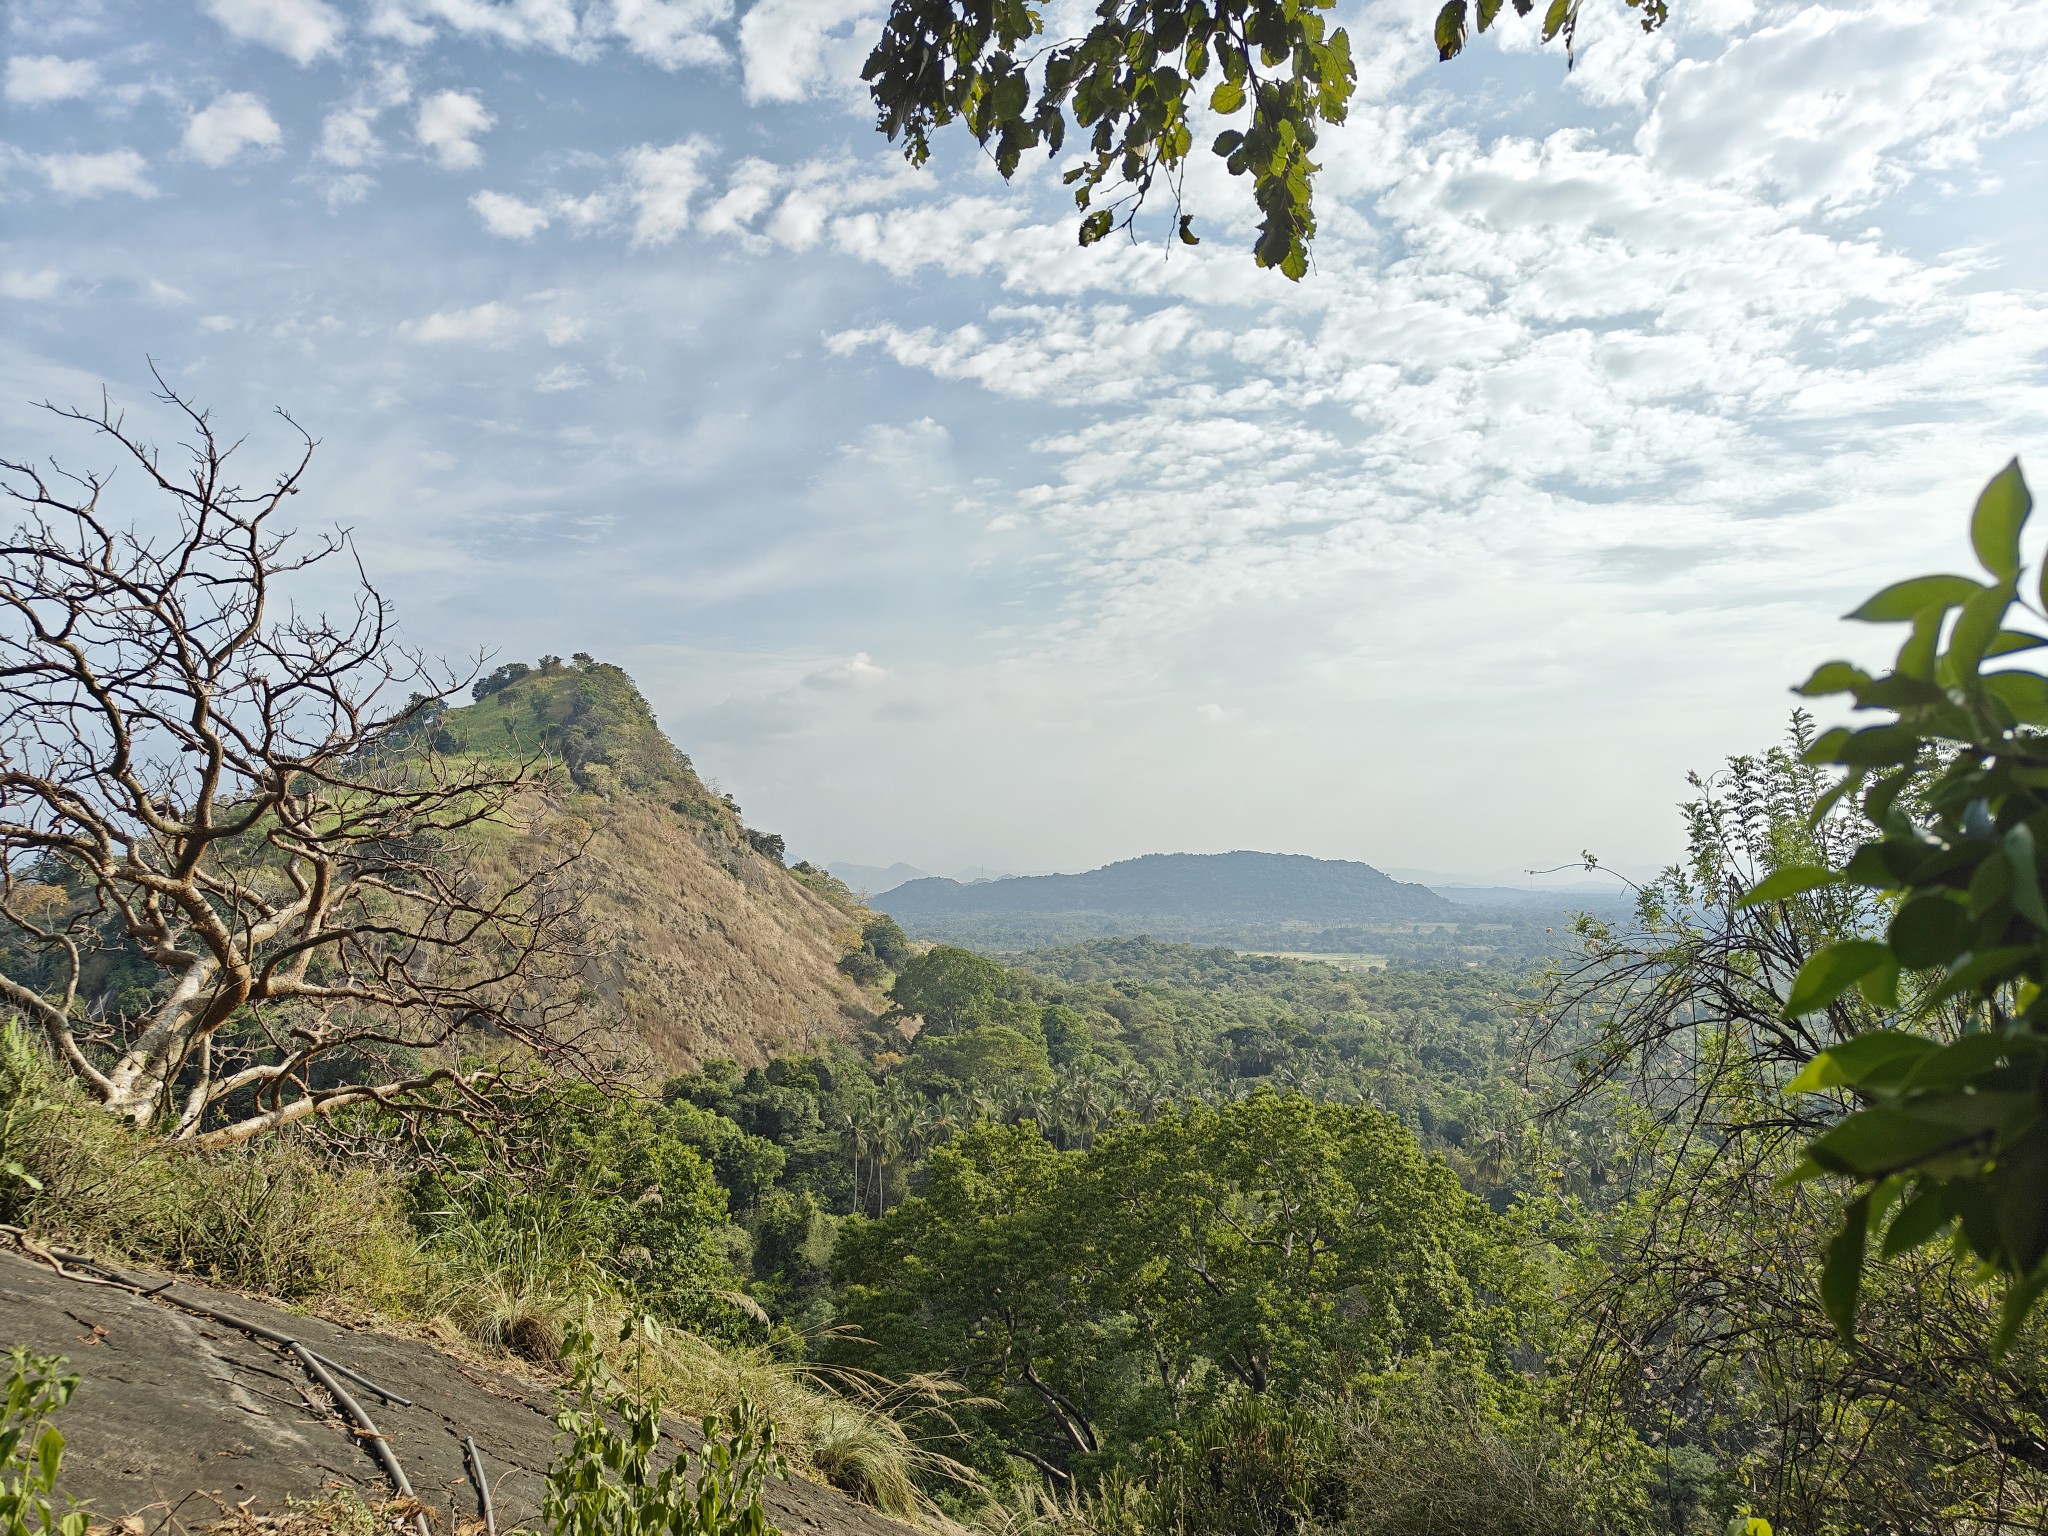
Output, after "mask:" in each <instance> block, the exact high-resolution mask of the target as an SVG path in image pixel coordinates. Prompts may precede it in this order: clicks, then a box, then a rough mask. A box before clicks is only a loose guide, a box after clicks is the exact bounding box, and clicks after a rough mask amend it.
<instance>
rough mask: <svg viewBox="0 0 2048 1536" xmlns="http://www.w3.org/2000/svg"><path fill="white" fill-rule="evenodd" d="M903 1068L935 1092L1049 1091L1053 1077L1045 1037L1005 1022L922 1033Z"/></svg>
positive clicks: (922, 1088) (923, 1085) (1000, 1092)
mask: <svg viewBox="0 0 2048 1536" xmlns="http://www.w3.org/2000/svg"><path fill="white" fill-rule="evenodd" d="M903 1071H904V1072H905V1073H906V1074H907V1075H908V1077H909V1079H910V1081H911V1082H913V1083H915V1084H916V1085H917V1086H918V1088H920V1089H921V1090H923V1091H924V1092H925V1093H927V1094H932V1095H944V1094H954V1093H958V1094H974V1093H986V1094H1002V1093H1011V1094H1017V1093H1023V1094H1032V1093H1043V1092H1044V1091H1045V1090H1046V1089H1048V1088H1050V1087H1051V1086H1052V1081H1053V1077H1052V1068H1051V1067H1050V1066H1048V1065H1047V1063H1046V1058H1045V1044H1044V1042H1043V1041H1041V1040H1038V1039H1037V1038H1035V1037H1033V1036H1028V1035H1023V1034H1020V1033H1018V1031H1016V1030H1014V1029H1011V1028H1010V1027H1009V1026H1007V1025H1003V1024H988V1025H982V1026H979V1027H977V1028H974V1029H963V1030H960V1031H959V1032H958V1033H955V1034H944V1035H936V1036H933V1037H932V1038H930V1039H925V1038H924V1037H922V1036H920V1037H919V1038H918V1042H917V1048H916V1050H914V1051H913V1052H912V1053H911V1056H910V1060H909V1061H908V1062H907V1063H905V1065H904V1067H903Z"/></svg>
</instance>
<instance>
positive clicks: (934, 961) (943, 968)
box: [889, 944, 1038, 1035]
mask: <svg viewBox="0 0 2048 1536" xmlns="http://www.w3.org/2000/svg"><path fill="white" fill-rule="evenodd" d="M1011 987H1012V983H1011V979H1010V973H1009V972H1008V971H1007V970H1005V969H1004V968H1003V967H1002V966H1000V965H998V964H996V963H995V961H993V960H987V959H984V958H983V957H982V956H980V955H977V954H975V953H973V952H972V951H970V950H965V949H955V948H954V947H953V946H952V945H950V944H937V945H934V946H933V947H932V948H930V949H928V950H926V951H925V952H924V953H923V954H921V955H919V956H918V957H917V958H916V959H914V960H910V961H907V962H906V963H905V964H904V966H903V967H902V969H901V970H900V971H898V973H897V976H896V983H895V985H894V986H892V987H891V988H890V989H889V997H890V1000H891V1001H892V1002H894V1003H895V1004H896V1007H897V1008H898V1010H900V1011H901V1012H903V1013H905V1014H908V1015H911V1016H913V1017H915V1018H919V1019H922V1020H923V1021H924V1028H925V1030H926V1032H928V1033H931V1034H935V1035H943V1034H949V1033H951V1032H952V1031H954V1030H956V1029H972V1028H975V1027H976V1026H978V1025H983V1024H1008V1025H1010V1026H1012V1027H1013V1028H1014V1027H1018V1026H1022V1027H1023V1028H1025V1029H1028V1030H1032V1031H1034V1032H1035V1030H1036V1028H1037V1024H1038V1010H1037V1009H1036V1008H1033V1007H1031V1006H1030V1005H1029V1004H1025V1003H1019V1002H1017V1001H1015V1000H1013V999H1012V998H1011V996H1010V992H1011Z"/></svg>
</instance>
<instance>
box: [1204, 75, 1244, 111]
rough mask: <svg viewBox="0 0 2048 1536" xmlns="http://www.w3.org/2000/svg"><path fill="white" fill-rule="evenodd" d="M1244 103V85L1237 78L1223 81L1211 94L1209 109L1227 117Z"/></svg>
mask: <svg viewBox="0 0 2048 1536" xmlns="http://www.w3.org/2000/svg"><path fill="white" fill-rule="evenodd" d="M1243 105H1244V87H1243V86H1242V85H1241V84H1239V83H1238V82H1237V81H1235V80H1225V81H1223V82H1222V83H1221V84H1220V85H1218V86H1217V87H1216V89H1215V90H1214V91H1213V92H1211V93H1210V96H1209V110H1210V111H1212V112H1220V113H1222V114H1224V115H1225V116H1226V117H1227V116H1229V115H1230V114H1231V113H1232V112H1235V111H1237V110H1238V108H1240V107H1242V106H1243Z"/></svg>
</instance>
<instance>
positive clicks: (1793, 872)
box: [1735, 864, 1842, 907]
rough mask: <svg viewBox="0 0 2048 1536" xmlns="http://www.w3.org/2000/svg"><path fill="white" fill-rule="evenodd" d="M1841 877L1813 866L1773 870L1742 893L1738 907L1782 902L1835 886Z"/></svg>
mask: <svg viewBox="0 0 2048 1536" xmlns="http://www.w3.org/2000/svg"><path fill="white" fill-rule="evenodd" d="M1841 878H1842V877H1841V876H1840V875H1838V874H1836V873H1835V871H1833V870H1832V869H1822V868H1821V867H1820V866H1818V865H1815V864H1790V865H1787V866H1786V867H1785V868H1783V869H1777V870H1773V871H1772V872H1771V873H1770V874H1768V875H1765V876H1764V877H1763V879H1761V880H1759V881H1757V883H1756V884H1755V885H1753V886H1751V887H1750V888H1749V889H1748V890H1747V891H1745V892H1743V894H1742V899H1741V900H1740V901H1738V902H1736V903H1735V905H1736V906H1738V907H1756V906H1762V905H1763V904H1764V903H1765V902H1771V901H1784V900H1786V899H1787V898H1789V897H1793V896H1797V895H1799V894H1800V893H1801V892H1803V891H1813V890H1818V889H1820V887H1822V886H1824V885H1836V884H1839V883H1840V882H1841Z"/></svg>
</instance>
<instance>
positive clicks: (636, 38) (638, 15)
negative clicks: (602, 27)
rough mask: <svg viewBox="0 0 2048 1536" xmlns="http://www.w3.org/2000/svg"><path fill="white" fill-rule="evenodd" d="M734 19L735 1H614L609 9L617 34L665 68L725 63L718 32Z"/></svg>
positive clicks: (612, 0)
mask: <svg viewBox="0 0 2048 1536" xmlns="http://www.w3.org/2000/svg"><path fill="white" fill-rule="evenodd" d="M731 18H732V0H611V5H610V8H609V19H610V23H611V31H612V33H613V35H614V36H616V37H619V38H622V39H624V41H625V44H626V46H627V47H628V48H629V49H631V50H632V51H633V52H634V53H636V54H638V55H639V56H640V57H641V58H643V59H646V60H647V61H648V62H649V63H651V64H657V65H659V66H660V67H661V68H663V69H680V68H682V67H683V66H684V65H686V64H717V63H720V62H722V61H723V60H724V58H725V44H724V43H723V42H721V41H720V40H719V37H718V33H717V30H716V29H717V28H718V27H719V26H720V25H722V24H723V23H724V22H726V21H729V20H730V19H731Z"/></svg>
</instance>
